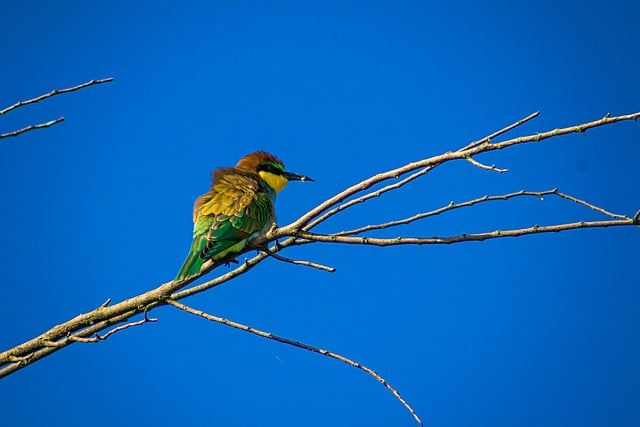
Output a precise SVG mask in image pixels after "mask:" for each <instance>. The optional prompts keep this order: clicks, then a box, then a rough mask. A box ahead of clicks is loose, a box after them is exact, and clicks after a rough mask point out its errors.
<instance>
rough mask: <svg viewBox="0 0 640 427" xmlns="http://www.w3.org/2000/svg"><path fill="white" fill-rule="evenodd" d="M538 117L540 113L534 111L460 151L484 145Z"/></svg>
mask: <svg viewBox="0 0 640 427" xmlns="http://www.w3.org/2000/svg"><path fill="white" fill-rule="evenodd" d="M539 115H540V111H536V112H535V113H531V114H529V115H528V116H527V117H525V118H523V119H520V120H518V121H517V122H515V123H512V124H510V125H509V126H506V127H504V128H502V129H500V130H499V131H496V132H494V133H492V134H491V135H487V136H485V137H484V138H481V139H479V140H477V141H473V142H472V143H470V144H469V145H467V146H465V147H462V148H461V149H460V150H468V149H470V148H474V147H477V146H478V145H480V144H484V143H485V142H491V140H492V139H493V138H497V137H499V136H500V135H503V134H505V133H507V132H509V131H510V130H512V129H515V128H517V127H518V126H522V125H523V124H525V123H527V122H528V121H529V120H532V119H535V118H536V117H538V116H539Z"/></svg>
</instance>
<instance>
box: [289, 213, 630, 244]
mask: <svg viewBox="0 0 640 427" xmlns="http://www.w3.org/2000/svg"><path fill="white" fill-rule="evenodd" d="M634 224H635V220H634V219H633V218H628V219H611V220H604V221H578V222H571V223H564V224H558V225H534V226H532V227H528V228H519V229H510V230H496V231H492V232H485V233H473V234H459V235H457V236H448V237H437V236H434V237H395V238H390V239H389V238H378V237H355V236H344V235H341V236H337V235H335V234H318V233H310V232H308V231H300V232H298V233H297V237H298V238H300V239H303V240H302V241H300V243H304V241H305V240H308V241H315V242H325V243H346V244H351V245H373V246H396V245H442V244H445V245H449V244H452V243H460V242H473V241H476V242H480V241H484V240H489V239H496V238H501V237H520V236H525V235H527V234H536V233H557V232H559V231H566V230H576V229H579V228H602V227H620V226H625V225H634Z"/></svg>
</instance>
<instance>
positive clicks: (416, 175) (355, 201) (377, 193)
mask: <svg viewBox="0 0 640 427" xmlns="http://www.w3.org/2000/svg"><path fill="white" fill-rule="evenodd" d="M431 169H433V168H432V167H428V168H424V169H422V170H420V171H418V172H415V173H413V174H411V175H409V176H408V177H406V178H403V179H402V180H400V181H398V182H396V183H395V184H390V185H387V186H386V187H383V188H381V189H379V190H375V191H372V192H370V193H367V194H365V195H364V196H362V197H358V198H357V199H353V200H350V201H348V202H346V203H343V204H341V205H340V206H338V207H335V208H333V209H331V210H329V211H327V212H325V213H324V214H323V215H322V216H320V217H319V218H316V219H315V220H313V221H311V222H310V223H309V224H308V225H307V226H305V227H304V230H311V229H312V228H313V227H315V226H316V225H318V224H320V223H321V222H323V221H326V220H327V219H329V218H330V217H332V216H333V215H335V214H337V213H338V212H340V211H343V210H345V209H347V208H350V207H351V206H353V205H357V204H358V203H362V202H366V201H367V200H369V199H372V198H374V197H380V196H381V195H383V194H384V193H386V192H387V191H391V190H395V189H397V188H400V187H402V186H403V185H405V184H408V183H409V182H411V181H413V180H414V179H417V178H420V177H421V176H422V175H425V174H426V173H427V172H429V171H430V170H431Z"/></svg>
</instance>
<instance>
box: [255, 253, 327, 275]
mask: <svg viewBox="0 0 640 427" xmlns="http://www.w3.org/2000/svg"><path fill="white" fill-rule="evenodd" d="M265 252H266V253H267V254H269V255H270V256H272V257H273V258H275V259H277V260H278V261H282V262H288V263H289V264H295V265H304V266H306V267H312V268H317V269H318V270H322V271H327V272H329V273H334V272H335V271H336V269H335V268H333V267H329V266H326V265H323V264H318V263H317V262H313V261H305V260H302V259H293V258H287V257H285V256H282V255H278V254H277V253H275V252H272V251H271V250H269V249H266V250H265Z"/></svg>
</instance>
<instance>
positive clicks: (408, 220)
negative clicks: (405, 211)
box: [331, 188, 630, 236]
mask: <svg viewBox="0 0 640 427" xmlns="http://www.w3.org/2000/svg"><path fill="white" fill-rule="evenodd" d="M548 195H551V196H557V197H560V198H563V199H565V200H570V201H572V202H574V203H576V204H578V205H581V206H586V207H588V208H590V209H593V210H595V211H598V212H600V213H603V214H605V215H607V216H609V217H611V218H618V219H627V220H628V219H630V218H629V217H628V216H626V215H620V214H615V213H612V212H609V211H607V210H605V209H603V208H600V207H598V206H595V205H592V204H591V203H589V202H587V201H585V200H582V199H578V198H577V197H573V196H570V195H568V194H565V193H562V192H560V191H558V189H557V188H554V189H552V190H545V191H525V190H520V191H516V192H513V193H507V194H501V195H496V196H487V195H485V196H482V197H478V198H476V199H472V200H467V201H465V202H460V203H454V202H450V203H449V204H448V205H446V206H443V207H440V208H438V209H434V210H432V211H428V212H422V213H418V214H416V215H413V216H410V217H408V218H403V219H398V220H394V221H388V222H385V223H382V224H375V225H367V226H364V227H359V228H355V229H352V230H347V231H341V232H339V233H332V234H331V235H332V236H350V235H354V234H360V233H364V232H366V231H372V230H382V229H385V228H390V227H396V226H398V225H406V224H409V223H412V222H414V221H418V220H421V219H424V218H428V217H431V216H436V215H440V214H442V213H444V212H447V211H450V210H454V209H459V208H465V207H469V206H473V205H476V204H480V203H484V202H490V201H494V200H509V199H512V198H515V197H520V196H530V197H537V198H539V199H542V198H543V197H544V196H548Z"/></svg>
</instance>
